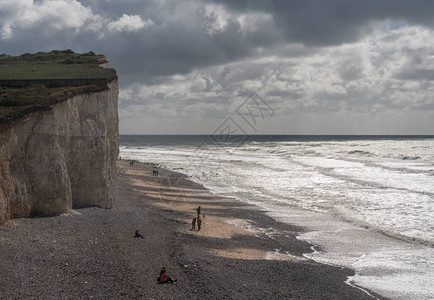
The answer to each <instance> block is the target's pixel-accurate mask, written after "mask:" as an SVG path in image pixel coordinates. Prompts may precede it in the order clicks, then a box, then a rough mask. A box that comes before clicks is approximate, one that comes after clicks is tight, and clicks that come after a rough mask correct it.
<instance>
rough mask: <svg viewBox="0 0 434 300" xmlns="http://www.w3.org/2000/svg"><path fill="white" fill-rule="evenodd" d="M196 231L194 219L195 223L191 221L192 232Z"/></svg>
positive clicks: (194, 219)
mask: <svg viewBox="0 0 434 300" xmlns="http://www.w3.org/2000/svg"><path fill="white" fill-rule="evenodd" d="M195 229H196V217H194V218H193V221H191V230H195Z"/></svg>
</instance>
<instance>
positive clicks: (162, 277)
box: [157, 267, 176, 283]
mask: <svg viewBox="0 0 434 300" xmlns="http://www.w3.org/2000/svg"><path fill="white" fill-rule="evenodd" d="M157 281H158V282H159V283H174V282H176V279H175V280H173V279H172V278H170V277H169V275H168V274H167V272H166V268H165V267H162V268H161V271H160V276H159V277H158V278H157Z"/></svg>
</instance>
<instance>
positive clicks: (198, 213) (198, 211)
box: [196, 206, 200, 218]
mask: <svg viewBox="0 0 434 300" xmlns="http://www.w3.org/2000/svg"><path fill="white" fill-rule="evenodd" d="M196 211H197V217H198V218H199V216H200V206H199V207H198V208H197V209H196Z"/></svg>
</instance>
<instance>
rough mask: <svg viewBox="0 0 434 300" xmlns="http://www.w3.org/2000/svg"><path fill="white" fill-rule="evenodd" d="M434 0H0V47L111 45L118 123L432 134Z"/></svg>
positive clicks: (157, 129) (98, 49)
mask: <svg viewBox="0 0 434 300" xmlns="http://www.w3.org/2000/svg"><path fill="white" fill-rule="evenodd" d="M433 11H434V1H430V0H411V1H409V0H274V1H272V0H239V1H237V0H214V1H213V0H202V1H198V0H122V1H119V0H80V1H79V0H40V1H36V0H0V54H2V53H6V54H9V55H21V54H23V53H36V52H39V51H51V50H54V49H57V50H62V49H72V50H74V51H76V52H79V53H83V52H88V51H93V52H95V53H98V54H99V53H101V54H104V55H106V57H107V59H108V60H109V61H110V66H111V67H113V68H115V69H116V71H117V74H118V76H119V88H120V90H119V119H120V120H119V126H120V133H121V134H213V133H214V132H216V131H219V130H220V131H225V130H226V131H228V132H231V133H234V134H242V133H248V134H434V87H433V83H434V18H433Z"/></svg>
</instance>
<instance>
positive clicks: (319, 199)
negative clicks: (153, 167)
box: [120, 135, 434, 300]
mask: <svg viewBox="0 0 434 300" xmlns="http://www.w3.org/2000/svg"><path fill="white" fill-rule="evenodd" d="M120 156H121V158H123V159H134V160H138V161H141V162H148V163H156V164H159V165H161V166H163V167H165V168H168V169H171V170H174V171H178V172H182V173H185V174H187V175H188V176H189V177H190V178H191V179H192V180H193V181H196V182H198V183H201V184H203V185H204V186H205V187H207V188H208V189H210V190H211V191H212V192H213V193H215V194H217V195H221V196H227V197H233V198H236V199H238V200H240V201H243V202H246V203H249V204H253V205H255V206H257V207H258V209H260V210H263V211H264V212H265V213H267V214H268V215H270V216H271V217H273V218H275V219H276V220H279V221H281V222H286V223H289V224H294V225H298V226H301V227H303V228H304V229H305V231H304V232H303V233H302V234H301V235H300V236H299V237H298V238H299V239H301V240H305V241H308V242H310V243H311V244H312V245H313V248H312V249H313V250H314V251H313V252H312V253H309V254H305V256H306V257H308V258H310V259H313V260H315V261H317V262H321V263H325V264H330V265H335V266H345V267H349V268H352V269H354V270H355V275H354V276H351V277H350V278H348V280H347V283H348V284H350V285H354V286H356V287H360V288H362V289H364V290H366V291H373V292H376V293H378V294H380V295H382V296H386V297H389V298H391V299H405V300H409V299H415V300H416V299H417V300H420V299H434V136H302V135H293V136H277V135H268V136H261V135H252V136H229V135H228V136H205V135H176V136H170V135H161V136H159V135H134V136H133V135H121V136H120ZM367 293H368V292H367Z"/></svg>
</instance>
